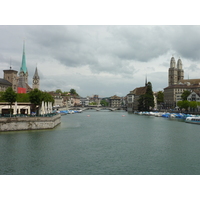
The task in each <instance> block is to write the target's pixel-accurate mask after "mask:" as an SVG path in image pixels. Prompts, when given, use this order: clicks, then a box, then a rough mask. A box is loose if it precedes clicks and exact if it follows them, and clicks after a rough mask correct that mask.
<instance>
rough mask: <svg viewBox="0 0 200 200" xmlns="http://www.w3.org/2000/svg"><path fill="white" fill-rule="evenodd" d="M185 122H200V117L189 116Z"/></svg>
mask: <svg viewBox="0 0 200 200" xmlns="http://www.w3.org/2000/svg"><path fill="white" fill-rule="evenodd" d="M185 122H187V123H192V124H200V117H187V118H186V119H185Z"/></svg>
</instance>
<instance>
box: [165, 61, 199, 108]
mask: <svg viewBox="0 0 200 200" xmlns="http://www.w3.org/2000/svg"><path fill="white" fill-rule="evenodd" d="M182 66H183V64H182V61H181V59H178V62H177V65H176V61H175V58H174V57H172V58H171V61H170V67H169V70H168V87H166V88H164V106H165V108H174V107H176V105H177V102H178V101H181V100H182V99H181V95H182V93H183V92H184V91H185V90H189V91H193V90H200V79H184V70H183V68H182Z"/></svg>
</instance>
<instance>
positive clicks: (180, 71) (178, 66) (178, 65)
mask: <svg viewBox="0 0 200 200" xmlns="http://www.w3.org/2000/svg"><path fill="white" fill-rule="evenodd" d="M182 67H183V64H182V61H181V59H180V58H179V59H178V62H177V68H178V83H179V82H180V81H181V80H183V79H184V71H183V68H182Z"/></svg>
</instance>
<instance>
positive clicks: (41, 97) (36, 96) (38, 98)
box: [1, 87, 54, 113]
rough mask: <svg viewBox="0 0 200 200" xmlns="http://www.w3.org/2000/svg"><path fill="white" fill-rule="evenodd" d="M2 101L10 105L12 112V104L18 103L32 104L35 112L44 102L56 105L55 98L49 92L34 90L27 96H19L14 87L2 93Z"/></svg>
mask: <svg viewBox="0 0 200 200" xmlns="http://www.w3.org/2000/svg"><path fill="white" fill-rule="evenodd" d="M1 101H4V102H8V103H9V105H10V112H11V110H12V104H13V103H14V102H16V101H17V102H30V103H32V104H33V105H34V111H38V110H36V107H37V106H41V104H42V101H44V102H52V104H54V99H53V97H52V96H51V95H50V94H49V93H47V92H42V91H41V90H38V89H34V90H32V91H31V92H29V93H26V94H17V93H16V92H15V91H13V89H12V87H9V88H7V89H6V91H5V92H3V93H2V95H1ZM37 113H38V112H37Z"/></svg>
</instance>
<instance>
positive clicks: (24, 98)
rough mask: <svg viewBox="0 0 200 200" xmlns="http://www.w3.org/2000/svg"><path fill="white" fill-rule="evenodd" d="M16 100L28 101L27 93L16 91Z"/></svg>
mask: <svg viewBox="0 0 200 200" xmlns="http://www.w3.org/2000/svg"><path fill="white" fill-rule="evenodd" d="M17 102H30V100H29V94H28V93H18V94H17Z"/></svg>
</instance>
